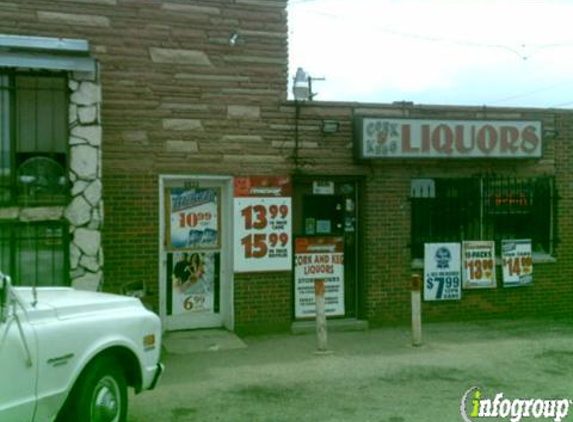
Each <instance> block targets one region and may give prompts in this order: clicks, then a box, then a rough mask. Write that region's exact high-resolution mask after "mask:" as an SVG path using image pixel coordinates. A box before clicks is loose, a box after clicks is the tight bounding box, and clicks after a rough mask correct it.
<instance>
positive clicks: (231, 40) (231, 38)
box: [229, 31, 239, 47]
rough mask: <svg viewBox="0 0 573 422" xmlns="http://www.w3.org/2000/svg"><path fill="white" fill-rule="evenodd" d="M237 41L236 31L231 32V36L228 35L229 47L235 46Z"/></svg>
mask: <svg viewBox="0 0 573 422" xmlns="http://www.w3.org/2000/svg"><path fill="white" fill-rule="evenodd" d="M237 41H239V34H238V33H237V32H236V31H234V32H231V34H230V35H229V45H230V46H231V47H234V46H235V45H237Z"/></svg>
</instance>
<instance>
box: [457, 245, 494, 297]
mask: <svg viewBox="0 0 573 422" xmlns="http://www.w3.org/2000/svg"><path fill="white" fill-rule="evenodd" d="M462 259H463V288H464V289H494V288H495V287H496V281H495V242H493V241H489V240H480V241H467V242H463V244H462Z"/></svg>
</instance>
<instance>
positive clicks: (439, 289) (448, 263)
mask: <svg viewBox="0 0 573 422" xmlns="http://www.w3.org/2000/svg"><path fill="white" fill-rule="evenodd" d="M461 278H462V274H461V262H460V244H459V243H426V244H424V300H425V301H440V300H460V299H461V297H462V292H461Z"/></svg>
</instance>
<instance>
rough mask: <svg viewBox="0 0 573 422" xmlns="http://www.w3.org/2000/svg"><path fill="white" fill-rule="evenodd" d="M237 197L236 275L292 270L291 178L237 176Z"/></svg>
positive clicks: (235, 231)
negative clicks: (237, 273) (238, 273)
mask: <svg viewBox="0 0 573 422" xmlns="http://www.w3.org/2000/svg"><path fill="white" fill-rule="evenodd" d="M234 196H235V200H234V210H235V211H234V214H235V215H234V217H235V218H234V224H235V227H234V229H235V230H234V234H235V236H234V238H235V241H234V242H235V245H234V246H235V248H234V250H235V254H234V267H235V272H265V271H290V270H291V269H292V252H291V250H292V240H291V227H292V223H291V219H292V217H291V214H292V204H291V203H292V201H291V181H290V177H288V176H251V177H236V178H235V180H234Z"/></svg>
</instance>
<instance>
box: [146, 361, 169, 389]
mask: <svg viewBox="0 0 573 422" xmlns="http://www.w3.org/2000/svg"><path fill="white" fill-rule="evenodd" d="M164 369H165V366H164V365H163V364H162V363H161V362H159V363H158V364H157V366H156V368H155V374H154V375H153V380H152V381H151V384H150V385H149V390H153V389H154V388H155V386H156V385H157V382H158V381H159V378H161V374H163V370H164Z"/></svg>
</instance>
